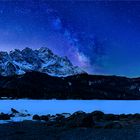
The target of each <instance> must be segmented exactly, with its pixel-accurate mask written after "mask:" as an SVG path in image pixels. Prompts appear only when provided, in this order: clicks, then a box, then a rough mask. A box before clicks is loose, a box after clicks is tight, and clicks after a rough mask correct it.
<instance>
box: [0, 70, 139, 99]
mask: <svg viewBox="0 0 140 140" xmlns="http://www.w3.org/2000/svg"><path fill="white" fill-rule="evenodd" d="M0 97H12V98H30V99H54V98H55V99H110V100H124V99H125V100H129V99H140V78H135V79H134V78H132V79H131V78H126V77H117V76H97V75H88V74H79V75H74V76H68V77H54V76H50V75H47V74H44V73H39V72H27V73H26V74H24V75H14V76H6V77H4V76H0Z"/></svg>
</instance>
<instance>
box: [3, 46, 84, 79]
mask: <svg viewBox="0 0 140 140" xmlns="http://www.w3.org/2000/svg"><path fill="white" fill-rule="evenodd" d="M28 71H38V72H42V73H46V74H49V75H52V76H59V77H60V76H69V75H76V74H80V73H85V72H84V71H83V70H81V69H80V68H79V67H77V66H73V65H72V63H71V62H70V60H69V59H68V58H67V57H59V56H57V55H55V54H53V52H52V51H51V50H50V49H48V48H45V47H42V48H40V49H38V50H32V49H30V48H25V49H23V50H21V51H20V50H18V49H15V50H14V51H10V53H7V52H0V75H2V76H10V75H15V74H16V75H22V74H24V73H26V72H28Z"/></svg>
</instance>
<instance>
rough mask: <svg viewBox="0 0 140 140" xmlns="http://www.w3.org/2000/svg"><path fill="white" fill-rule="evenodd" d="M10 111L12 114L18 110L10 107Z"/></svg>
mask: <svg viewBox="0 0 140 140" xmlns="http://www.w3.org/2000/svg"><path fill="white" fill-rule="evenodd" d="M11 111H12V113H13V114H16V113H19V112H18V111H17V110H16V109H14V108H11Z"/></svg>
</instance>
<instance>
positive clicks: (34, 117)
mask: <svg viewBox="0 0 140 140" xmlns="http://www.w3.org/2000/svg"><path fill="white" fill-rule="evenodd" d="M33 120H41V118H40V116H39V115H34V116H33Z"/></svg>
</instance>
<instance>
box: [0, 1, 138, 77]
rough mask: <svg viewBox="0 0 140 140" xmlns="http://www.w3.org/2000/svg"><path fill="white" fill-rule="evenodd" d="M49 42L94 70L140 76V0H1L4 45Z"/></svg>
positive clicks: (35, 45)
mask: <svg viewBox="0 0 140 140" xmlns="http://www.w3.org/2000/svg"><path fill="white" fill-rule="evenodd" d="M25 47H30V48H33V49H37V48H40V47H48V48H50V49H51V50H52V51H53V52H54V53H56V54H58V55H60V56H67V57H68V58H69V59H70V60H71V61H72V63H73V64H74V65H78V66H80V67H82V68H83V69H84V70H86V71H87V72H89V73H92V74H107V75H121V76H128V77H136V76H140V2H138V1H137V2H133V1H108V2H105V1H86V0H85V1H84V0H83V1H72V0H71V1H70V0H69V1H62V0H61V1H43V0H39V1H31V0H28V1H23V0H22V1H18V0H17V1H16V0H14V1H2V0H1V1H0V50H2V51H10V50H13V49H15V48H18V49H22V48H25Z"/></svg>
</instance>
